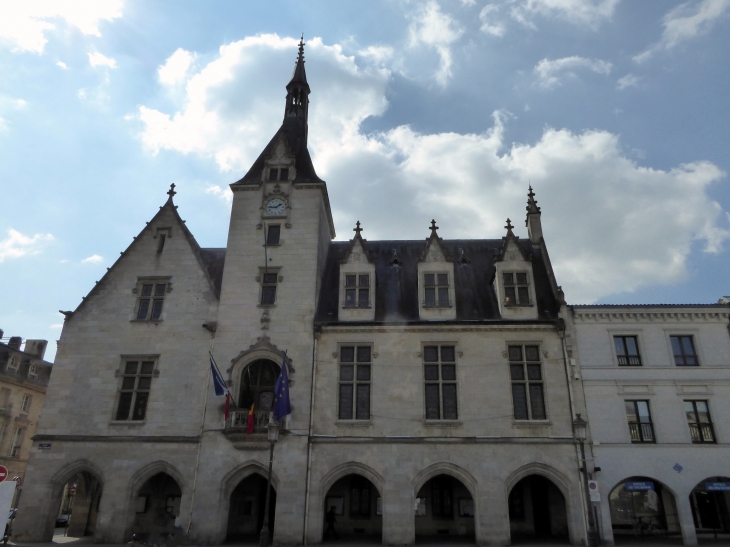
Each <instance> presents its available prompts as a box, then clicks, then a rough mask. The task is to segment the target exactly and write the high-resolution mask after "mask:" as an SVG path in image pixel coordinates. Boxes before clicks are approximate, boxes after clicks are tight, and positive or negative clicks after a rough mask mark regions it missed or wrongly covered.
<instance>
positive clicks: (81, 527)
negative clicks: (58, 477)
mask: <svg viewBox="0 0 730 547" xmlns="http://www.w3.org/2000/svg"><path fill="white" fill-rule="evenodd" d="M101 494H102V484H101V481H100V480H99V479H98V478H97V477H96V476H95V475H94V474H93V473H90V472H89V471H82V472H81V473H78V474H76V475H74V476H73V478H71V480H69V481H68V482H67V483H66V484H65V485H64V487H63V493H62V494H61V503H60V507H59V509H58V516H57V517H56V528H57V529H58V528H63V527H66V528H67V529H66V530H65V532H66V535H67V536H69V537H84V536H93V535H94V532H95V531H96V521H97V519H98V517H99V504H100V503H101ZM57 531H59V532H60V530H57Z"/></svg>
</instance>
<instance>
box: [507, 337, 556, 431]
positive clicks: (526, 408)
mask: <svg viewBox="0 0 730 547" xmlns="http://www.w3.org/2000/svg"><path fill="white" fill-rule="evenodd" d="M508 352H509V369H510V376H511V378H512V404H513V406H514V416H515V420H544V419H545V418H546V417H547V416H546V414H545V389H544V386H543V379H542V365H541V363H540V347H539V346H530V345H525V346H522V345H520V346H509V348H508Z"/></svg>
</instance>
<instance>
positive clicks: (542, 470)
mask: <svg viewBox="0 0 730 547" xmlns="http://www.w3.org/2000/svg"><path fill="white" fill-rule="evenodd" d="M529 475H540V476H541V477H545V478H546V479H550V480H551V481H552V482H553V483H554V484H555V486H557V487H558V489H560V492H561V493H562V494H563V497H564V498H565V502H566V503H567V504H569V503H570V500H571V499H572V498H571V496H570V491H571V487H570V480H569V479H568V478H567V477H566V476H565V475H564V474H563V473H561V472H560V471H558V470H557V469H555V468H553V467H551V466H549V465H547V464H544V463H540V462H532V463H528V464H525V465H523V466H522V467H518V468H517V469H515V470H514V471H512V473H510V475H509V476H508V477H507V478H506V479H505V481H504V491H505V496H509V493H510V492H511V491H512V489H513V488H514V487H515V485H516V484H517V483H518V482H520V481H521V480H522V479H524V478H525V477H527V476H529Z"/></svg>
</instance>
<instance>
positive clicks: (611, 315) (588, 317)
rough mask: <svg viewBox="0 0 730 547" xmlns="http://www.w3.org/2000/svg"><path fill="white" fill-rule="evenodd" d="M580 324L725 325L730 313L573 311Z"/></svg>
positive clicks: (715, 311) (718, 311)
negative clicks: (686, 323) (689, 323)
mask: <svg viewBox="0 0 730 547" xmlns="http://www.w3.org/2000/svg"><path fill="white" fill-rule="evenodd" d="M573 317H574V318H575V320H576V322H582V323H627V322H631V323H657V322H659V323H670V322H671V323H685V322H691V323H698V322H699V323H727V322H728V318H730V312H728V311H724V310H722V311H721V310H713V311H669V310H667V311H605V310H604V311H583V310H580V311H579V310H574V312H573Z"/></svg>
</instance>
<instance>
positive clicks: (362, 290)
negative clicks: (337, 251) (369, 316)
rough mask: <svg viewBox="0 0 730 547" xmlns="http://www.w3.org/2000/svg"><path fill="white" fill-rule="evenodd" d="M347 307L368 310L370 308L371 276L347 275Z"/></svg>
mask: <svg viewBox="0 0 730 547" xmlns="http://www.w3.org/2000/svg"><path fill="white" fill-rule="evenodd" d="M345 307H346V308H368V307H370V275H369V274H347V275H345Z"/></svg>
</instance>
